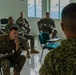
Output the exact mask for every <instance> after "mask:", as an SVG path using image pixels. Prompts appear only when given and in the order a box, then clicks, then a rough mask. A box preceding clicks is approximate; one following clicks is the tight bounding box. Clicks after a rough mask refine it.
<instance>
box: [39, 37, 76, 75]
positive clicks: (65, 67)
mask: <svg viewBox="0 0 76 75" xmlns="http://www.w3.org/2000/svg"><path fill="white" fill-rule="evenodd" d="M39 73H40V75H76V38H71V39H66V40H63V41H62V42H61V46H59V47H58V48H56V49H54V50H52V51H50V52H49V53H48V54H47V55H46V57H45V61H44V64H43V65H42V67H41V69H40V71H39Z"/></svg>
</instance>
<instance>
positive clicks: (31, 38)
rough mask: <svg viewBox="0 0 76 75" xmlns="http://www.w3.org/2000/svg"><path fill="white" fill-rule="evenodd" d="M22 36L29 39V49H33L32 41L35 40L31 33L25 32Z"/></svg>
mask: <svg viewBox="0 0 76 75" xmlns="http://www.w3.org/2000/svg"><path fill="white" fill-rule="evenodd" d="M24 37H25V38H26V39H28V40H30V45H31V49H33V50H34V41H35V38H34V36H33V35H31V34H26V35H24Z"/></svg>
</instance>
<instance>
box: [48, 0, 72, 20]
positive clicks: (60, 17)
mask: <svg viewBox="0 0 76 75" xmlns="http://www.w3.org/2000/svg"><path fill="white" fill-rule="evenodd" d="M70 2H71V0H69V3H70ZM58 3H59V5H58V13H57V14H58V18H53V17H51V18H53V19H61V17H60V15H61V14H60V8H61V6H60V4H61V3H60V0H58ZM64 7H65V6H64ZM49 12H50V13H51V0H50V3H49ZM50 15H51V14H50Z"/></svg>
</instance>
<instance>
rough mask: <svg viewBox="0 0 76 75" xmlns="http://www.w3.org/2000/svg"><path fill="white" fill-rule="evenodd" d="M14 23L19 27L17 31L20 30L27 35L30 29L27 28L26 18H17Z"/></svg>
mask: <svg viewBox="0 0 76 75" xmlns="http://www.w3.org/2000/svg"><path fill="white" fill-rule="evenodd" d="M16 23H17V25H18V26H19V29H21V30H22V31H24V30H27V32H26V33H27V34H29V32H30V28H29V23H28V21H27V19H26V18H21V17H19V18H18V19H17V21H16ZM22 27H24V28H25V29H23V28H22Z"/></svg>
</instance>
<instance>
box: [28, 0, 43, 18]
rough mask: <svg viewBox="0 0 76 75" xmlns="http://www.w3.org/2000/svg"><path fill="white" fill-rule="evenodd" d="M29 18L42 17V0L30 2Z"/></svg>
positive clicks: (31, 0) (30, 0)
mask: <svg viewBox="0 0 76 75" xmlns="http://www.w3.org/2000/svg"><path fill="white" fill-rule="evenodd" d="M28 17H42V0H28Z"/></svg>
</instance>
